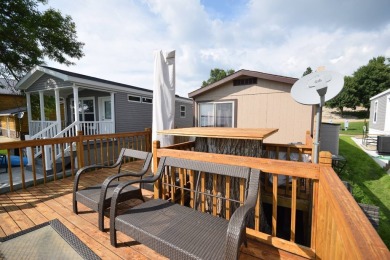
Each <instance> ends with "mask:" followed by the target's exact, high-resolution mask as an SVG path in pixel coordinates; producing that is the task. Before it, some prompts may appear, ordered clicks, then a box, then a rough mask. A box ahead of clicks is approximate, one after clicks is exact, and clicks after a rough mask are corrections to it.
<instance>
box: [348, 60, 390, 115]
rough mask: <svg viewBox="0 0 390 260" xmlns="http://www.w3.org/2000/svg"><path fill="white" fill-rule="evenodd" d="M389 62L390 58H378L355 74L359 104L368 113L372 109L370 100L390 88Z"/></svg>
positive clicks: (354, 81)
mask: <svg viewBox="0 0 390 260" xmlns="http://www.w3.org/2000/svg"><path fill="white" fill-rule="evenodd" d="M389 62H390V59H389V58H385V57H383V56H378V57H377V58H372V59H371V60H370V61H369V62H368V64H367V65H365V66H362V67H360V68H359V69H358V70H356V71H355V72H354V73H353V82H352V84H353V88H355V93H356V96H357V98H358V99H359V102H360V103H361V104H362V106H363V107H365V108H366V109H367V111H369V109H370V98H371V97H373V96H375V95H377V94H379V93H381V92H383V91H385V90H387V89H388V88H389V87H390V64H389Z"/></svg>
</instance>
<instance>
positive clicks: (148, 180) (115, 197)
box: [110, 175, 159, 222]
mask: <svg viewBox="0 0 390 260" xmlns="http://www.w3.org/2000/svg"><path fill="white" fill-rule="evenodd" d="M158 179H159V176H157V175H154V176H153V177H152V178H145V179H140V180H131V181H128V182H124V183H121V184H119V185H118V186H117V187H116V188H115V190H114V192H113V194H112V197H111V205H110V222H112V221H114V220H115V217H116V207H117V204H118V203H117V200H118V197H119V196H120V193H121V192H122V190H123V189H124V188H126V187H127V186H129V185H132V184H136V183H154V182H155V181H157V180H158Z"/></svg>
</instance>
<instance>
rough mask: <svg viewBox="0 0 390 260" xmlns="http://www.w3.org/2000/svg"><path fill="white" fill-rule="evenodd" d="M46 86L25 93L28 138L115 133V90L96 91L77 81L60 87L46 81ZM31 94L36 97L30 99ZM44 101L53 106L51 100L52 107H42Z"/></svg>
mask: <svg viewBox="0 0 390 260" xmlns="http://www.w3.org/2000/svg"><path fill="white" fill-rule="evenodd" d="M50 84H52V85H50ZM46 86H47V89H45V90H39V91H38V92H34V91H32V92H26V99H27V115H28V122H29V137H28V138H29V139H42V138H56V137H63V136H74V135H75V133H77V131H79V130H80V131H83V133H84V135H92V134H106V133H107V134H108V133H114V132H115V113H114V111H115V102H114V97H115V93H114V92H103V91H97V90H94V89H90V88H85V87H83V86H79V85H76V84H74V85H73V86H71V87H63V88H59V87H58V86H57V85H56V83H55V81H54V80H52V81H50V80H48V82H46ZM85 93H87V94H85ZM80 94H81V95H80ZM32 95H35V96H37V97H38V98H36V97H35V98H32ZM45 96H46V98H45ZM32 99H33V100H32ZM50 99H51V100H50ZM53 99H54V100H53ZM45 100H46V103H50V104H49V106H50V105H51V106H53V104H52V103H53V101H54V107H52V108H51V109H45V107H47V104H45ZM47 100H50V101H47ZM34 101H35V103H34ZM38 107H39V116H37V115H36V114H37V113H36V112H37V111H33V108H35V109H36V108H38ZM36 110H37V109H36ZM45 110H46V111H45ZM47 110H48V111H49V112H47ZM34 112H35V113H34Z"/></svg>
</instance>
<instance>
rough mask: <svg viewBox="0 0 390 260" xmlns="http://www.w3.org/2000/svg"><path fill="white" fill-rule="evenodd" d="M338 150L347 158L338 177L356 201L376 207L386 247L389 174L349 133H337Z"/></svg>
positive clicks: (389, 232) (389, 239) (388, 240)
mask: <svg viewBox="0 0 390 260" xmlns="http://www.w3.org/2000/svg"><path fill="white" fill-rule="evenodd" d="M350 126H351V125H350ZM351 130H352V129H351ZM348 131H349V130H348ZM339 154H341V155H343V156H344V157H345V158H346V159H347V165H346V166H345V168H344V170H343V172H342V173H341V175H340V178H341V179H342V180H345V181H348V182H350V183H351V184H352V185H353V196H354V198H355V199H356V201H357V202H361V203H365V204H372V205H376V206H378V207H379V208H380V220H379V229H378V233H379V235H380V237H381V238H382V240H383V241H384V242H385V244H386V245H387V247H388V248H390V175H389V174H387V173H386V171H385V170H383V169H382V168H381V167H380V166H379V165H378V164H377V163H376V162H375V161H374V160H373V159H372V158H371V157H370V156H369V155H367V154H366V153H365V152H364V151H362V150H361V149H360V148H359V147H358V146H357V145H356V144H355V142H354V141H353V140H352V139H351V137H350V136H340V145H339Z"/></svg>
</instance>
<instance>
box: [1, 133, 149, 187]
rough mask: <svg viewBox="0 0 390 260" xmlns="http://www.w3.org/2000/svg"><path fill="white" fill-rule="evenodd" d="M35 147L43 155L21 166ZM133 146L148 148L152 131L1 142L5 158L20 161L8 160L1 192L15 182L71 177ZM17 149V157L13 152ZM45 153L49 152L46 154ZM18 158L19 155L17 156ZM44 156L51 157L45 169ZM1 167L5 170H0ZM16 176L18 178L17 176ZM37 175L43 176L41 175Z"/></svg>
mask: <svg viewBox="0 0 390 260" xmlns="http://www.w3.org/2000/svg"><path fill="white" fill-rule="evenodd" d="M36 147H40V150H42V157H41V158H37V159H35V160H32V161H31V164H30V165H27V166H26V165H24V160H25V156H26V154H27V153H31V150H34V149H35V148H36ZM55 147H59V151H58V152H59V154H60V158H59V160H57V159H56V153H55V152H53V151H56V150H57V149H56V148H55ZM123 147H126V148H132V149H137V150H143V151H151V131H150V129H147V130H145V131H143V132H133V133H116V134H101V135H87V136H84V135H83V133H82V132H81V131H79V132H78V136H73V137H63V138H51V139H40V140H29V141H18V142H9V143H0V150H4V149H5V150H7V158H11V156H12V157H13V159H15V158H16V159H17V160H19V162H20V167H12V159H7V167H6V168H7V174H8V178H9V183H8V184H9V186H7V189H6V188H4V187H2V188H1V189H0V193H3V192H6V191H7V190H8V189H9V190H10V191H13V190H14V185H15V184H17V185H18V186H19V185H20V186H21V188H23V189H24V188H26V187H27V186H30V185H33V186H36V185H37V184H39V183H46V182H47V181H48V180H56V179H57V178H65V177H66V176H73V175H74V174H75V172H76V170H77V169H78V168H80V167H83V166H88V165H92V164H103V165H109V164H112V163H114V162H115V161H116V160H117V157H118V154H119V151H120V149H121V148H123ZM14 151H17V152H18V153H17V154H19V156H15V155H13V153H14ZM46 153H49V154H48V156H46ZM17 157H19V158H17ZM47 158H49V159H50V163H52V162H55V163H52V164H51V167H50V168H51V169H48V167H47V165H48V163H47V160H48V159H47ZM1 170H4V169H1ZM16 174H17V175H19V174H20V175H19V176H20V182H14V177H15V176H16ZM27 175H28V176H32V181H30V182H27V181H26V177H27ZM19 176H18V177H19ZM39 176H42V178H40V177H39Z"/></svg>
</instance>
